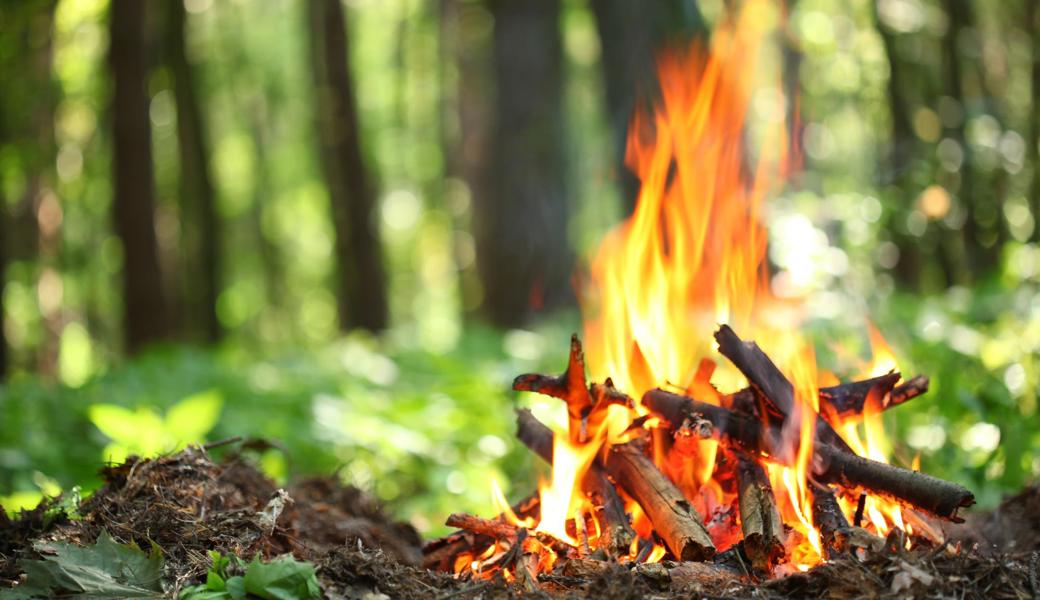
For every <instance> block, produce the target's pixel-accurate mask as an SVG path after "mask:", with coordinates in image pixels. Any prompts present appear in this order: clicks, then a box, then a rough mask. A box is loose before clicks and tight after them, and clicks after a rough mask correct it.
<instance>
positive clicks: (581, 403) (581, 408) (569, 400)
mask: <svg viewBox="0 0 1040 600" xmlns="http://www.w3.org/2000/svg"><path fill="white" fill-rule="evenodd" d="M513 389H514V390H517V391H523V392H537V393H539V394H545V395H546V396H552V397H554V398H559V399H560V400H563V401H564V403H566V404H567V418H568V425H569V427H568V430H569V434H570V438H571V441H574V442H581V441H583V438H584V436H583V435H582V430H583V427H582V422H583V420H584V419H585V417H586V416H588V413H589V411H590V410H592V396H591V395H590V394H589V388H588V387H587V386H586V384H585V354H584V352H582V350H581V342H580V341H579V340H578V335H577V334H574V335H572V336H571V351H570V356H569V358H568V360H567V368H566V369H565V370H564V371H563V373H562V374H561V375H558V376H552V375H539V374H537V373H527V374H525V375H520V376H518V377H517V378H516V379H514V380H513Z"/></svg>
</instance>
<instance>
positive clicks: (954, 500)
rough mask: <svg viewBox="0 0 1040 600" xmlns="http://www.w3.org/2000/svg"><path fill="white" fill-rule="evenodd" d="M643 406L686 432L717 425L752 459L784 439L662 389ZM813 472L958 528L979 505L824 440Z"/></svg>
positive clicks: (952, 487) (928, 479)
mask: <svg viewBox="0 0 1040 600" xmlns="http://www.w3.org/2000/svg"><path fill="white" fill-rule="evenodd" d="M643 405H644V406H646V407H647V408H649V409H650V410H651V411H653V412H654V413H656V414H658V415H659V416H660V417H662V418H663V419H665V420H667V421H668V422H669V423H670V424H671V426H672V427H673V428H678V427H681V426H682V423H683V421H684V420H685V419H686V418H687V417H688V416H690V415H696V414H699V415H701V416H702V417H703V418H704V419H706V420H708V421H711V424H712V425H714V426H715V434H716V435H717V436H718V437H719V439H721V440H722V441H724V442H729V443H734V444H736V445H737V446H738V447H739V448H741V449H743V450H744V451H746V452H749V453H751V454H752V455H757V454H766V455H770V456H773V457H775V453H774V449H775V447H776V446H774V445H773V444H775V443H776V442H775V441H776V440H777V439H779V433H778V432H776V431H775V427H763V425H762V424H761V423H758V422H757V421H755V420H754V419H752V418H749V417H746V416H742V415H738V414H737V413H733V412H731V411H729V410H726V409H725V408H722V407H720V406H712V405H710V404H706V403H704V402H698V401H696V400H693V399H692V398H686V397H685V396H680V395H678V394H673V393H671V392H667V391H664V390H659V389H658V390H650V391H648V392H647V393H646V394H644V395H643ZM813 472H814V474H815V475H816V477H817V478H818V479H819V480H820V481H821V482H824V483H838V484H841V485H843V486H846V487H854V488H864V489H868V490H870V491H872V492H875V493H878V494H881V495H883V496H886V497H889V498H893V499H895V500H899V501H902V502H904V503H906V504H909V505H911V506H914V507H917V508H919V509H922V510H924V511H927V512H929V513H931V514H934V515H936V516H938V517H942V518H944V519H949V520H951V521H954V522H960V521H961V519H960V518H959V517H957V510H958V509H959V508H960V507H962V506H971V505H972V504H974V503H975V496H974V495H973V494H972V493H971V492H970V491H969V490H968V489H967V488H965V487H963V486H961V485H958V484H956V483H952V482H949V481H943V480H942V479H939V478H937V477H932V476H931V475H926V474H924V473H920V472H918V471H911V470H909V469H904V468H901V467H897V466H894V465H887V464H884V463H880V462H877V461H873V460H870V459H867V458H863V457H860V456H857V455H856V454H854V453H852V452H847V451H845V450H842V449H841V448H836V447H834V446H831V445H830V444H824V443H821V442H820V441H819V440H817V441H816V443H814V444H813Z"/></svg>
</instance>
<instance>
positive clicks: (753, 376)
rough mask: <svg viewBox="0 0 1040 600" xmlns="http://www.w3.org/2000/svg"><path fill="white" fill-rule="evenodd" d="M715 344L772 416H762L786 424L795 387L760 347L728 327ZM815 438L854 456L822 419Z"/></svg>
mask: <svg viewBox="0 0 1040 600" xmlns="http://www.w3.org/2000/svg"><path fill="white" fill-rule="evenodd" d="M715 341H716V342H718V344H719V352H721V353H722V355H723V356H725V357H726V358H728V359H729V360H730V362H732V363H733V365H734V366H735V367H737V369H739V370H740V372H741V373H743V374H744V377H746V378H747V380H748V383H750V384H751V386H752V387H753V388H754V389H755V391H756V392H758V394H759V396H760V398H761V399H762V400H763V401H764V402H765V404H766V407H765V408H766V410H765V411H763V412H764V413H770V414H769V415H763V416H769V417H772V418H770V419H769V420H770V421H774V420H776V419H779V421H780V422H783V420H784V419H786V418H787V417H789V416H790V415H791V414H792V413H793V412H794V409H795V404H794V386H793V385H791V382H790V381H788V380H787V377H785V376H784V374H783V373H781V372H780V369H778V368H777V366H776V365H775V364H773V361H772V360H771V359H770V358H769V356H768V355H766V353H765V352H763V351H762V349H761V348H759V347H758V344H756V343H755V342H745V341H744V340H742V339H740V337H739V336H737V334H736V332H734V331H733V329H732V328H730V326H729V325H721V326H719V330H718V331H716V332H715ZM816 435H817V437H818V438H819V439H820V440H821V441H823V442H826V443H828V444H831V445H833V446H837V447H838V448H842V449H844V450H848V451H849V452H852V449H851V448H849V445H848V444H847V443H845V440H843V439H841V436H839V435H838V433H837V432H836V431H834V429H833V428H831V426H830V424H828V423H827V422H826V421H824V420H822V419H817V420H816ZM777 450H778V451H779V455H780V457H781V458H782V459H783V460H784V461H785V462H788V459H790V458H791V457H792V456H793V452H792V451H791V449H790V448H778V449H777Z"/></svg>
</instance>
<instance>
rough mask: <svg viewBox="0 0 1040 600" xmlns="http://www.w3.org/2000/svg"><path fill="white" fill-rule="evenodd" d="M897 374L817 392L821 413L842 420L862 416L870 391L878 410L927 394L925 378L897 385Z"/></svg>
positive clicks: (921, 376) (920, 376)
mask: <svg viewBox="0 0 1040 600" xmlns="http://www.w3.org/2000/svg"><path fill="white" fill-rule="evenodd" d="M897 381H899V373H895V372H893V373H889V374H887V375H882V376H880V377H874V378H872V379H865V380H863V381H851V382H849V383H843V384H841V385H836V386H833V387H827V388H820V405H821V407H824V408H823V409H822V412H824V413H825V414H828V417H829V416H830V415H837V416H839V417H842V418H848V417H851V416H856V415H862V414H863V409H864V406H865V404H866V400H867V395H868V394H869V393H871V392H872V391H873V392H874V393H875V394H877V396H876V397H877V398H878V400H879V408H880V409H881V410H888V409H890V408H893V407H895V406H899V405H900V404H903V403H904V402H907V401H909V400H913V399H914V398H916V397H918V396H920V395H922V394H924V393H925V392H927V391H928V383H929V381H928V378H927V377H925V376H924V375H918V376H917V377H914V378H913V379H911V380H909V381H905V382H903V383H901V384H899V385H895V383H896V382H897Z"/></svg>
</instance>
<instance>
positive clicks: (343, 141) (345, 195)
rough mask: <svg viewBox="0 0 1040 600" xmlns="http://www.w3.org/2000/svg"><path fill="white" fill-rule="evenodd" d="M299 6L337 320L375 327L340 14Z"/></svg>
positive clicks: (368, 185) (378, 305)
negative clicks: (332, 251)
mask: <svg viewBox="0 0 1040 600" xmlns="http://www.w3.org/2000/svg"><path fill="white" fill-rule="evenodd" d="M307 6H308V9H309V14H310V27H311V31H309V32H308V37H309V38H310V43H311V67H312V69H313V73H314V84H315V107H316V110H317V127H318V137H319V138H320V140H321V163H322V166H323V168H324V171H325V181H326V183H327V184H328V188H329V201H330V204H331V208H332V221H333V226H334V228H335V231H336V269H337V275H338V304H339V321H340V327H341V328H343V329H344V330H347V329H352V328H354V327H360V328H363V329H367V330H369V331H379V330H381V329H384V328H386V326H387V321H388V315H387V299H386V281H385V277H384V274H383V259H382V249H381V247H380V241H379V232H378V229H377V226H376V223H375V222H374V214H373V213H374V212H375V205H376V193H375V187H374V184H373V182H372V180H371V177H370V175H369V173H368V171H367V170H366V168H365V164H364V159H363V157H362V151H361V138H360V131H359V122H358V113H357V101H356V99H355V96H354V84H353V81H352V80H351V76H350V61H349V58H348V52H349V45H350V41H349V39H348V37H347V34H348V27H347V23H346V15H345V14H344V12H343V7H342V5H341V4H340V0H309V1H308V3H307Z"/></svg>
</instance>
